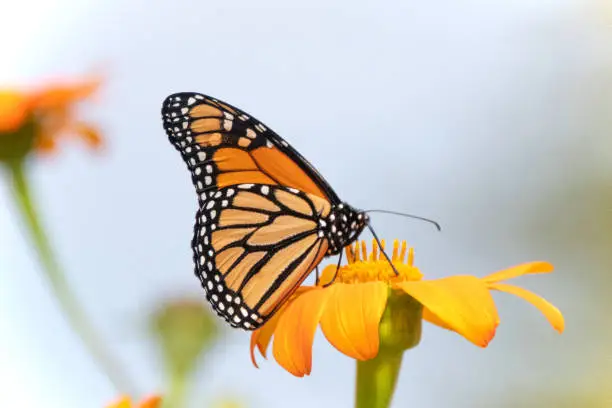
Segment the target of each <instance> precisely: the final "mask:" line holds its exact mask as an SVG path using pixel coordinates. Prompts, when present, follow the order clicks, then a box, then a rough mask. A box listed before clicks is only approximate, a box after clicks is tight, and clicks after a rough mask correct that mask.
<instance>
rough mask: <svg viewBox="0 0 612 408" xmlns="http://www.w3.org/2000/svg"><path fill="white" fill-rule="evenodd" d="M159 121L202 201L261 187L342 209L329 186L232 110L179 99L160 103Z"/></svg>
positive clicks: (199, 99) (205, 100)
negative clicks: (289, 190)
mask: <svg viewBox="0 0 612 408" xmlns="http://www.w3.org/2000/svg"><path fill="white" fill-rule="evenodd" d="M162 118H163V121H164V128H165V130H166V133H167V134H168V137H169V138H170V140H171V142H172V143H173V144H174V146H175V147H176V148H177V149H178V150H179V152H181V155H182V156H183V159H184V160H185V162H186V163H187V167H188V168H189V170H190V171H191V173H192V180H193V183H194V185H195V186H196V190H197V192H198V194H199V195H200V200H202V199H203V197H202V196H201V194H203V193H205V192H207V191H216V190H217V189H220V188H224V187H228V186H236V185H239V184H244V183H260V184H268V185H281V186H287V187H293V188H296V189H298V190H301V191H304V192H306V193H310V194H314V195H316V196H318V197H321V198H325V199H327V200H328V201H329V202H330V203H332V204H338V203H340V200H339V198H338V196H337V195H336V193H335V192H334V191H333V189H332V188H331V187H330V185H329V183H327V182H326V181H325V179H324V178H323V176H321V174H320V173H319V172H318V171H317V170H316V169H315V168H314V167H313V166H312V165H311V164H310V163H309V162H308V161H307V160H306V159H305V158H304V157H302V155H300V154H299V153H298V152H297V151H296V150H295V149H294V148H292V147H291V146H290V145H289V144H288V143H287V142H286V141H285V140H284V139H282V138H281V137H280V136H279V135H277V134H276V133H275V132H273V131H272V130H270V129H269V128H268V127H267V126H265V125H264V124H262V123H261V122H260V121H258V120H257V119H255V118H254V117H252V116H250V115H249V114H247V113H245V112H243V111H241V110H240V109H238V108H236V107H234V106H231V105H229V104H227V103H225V102H222V101H220V100H218V99H215V98H212V97H209V96H206V95H203V94H198V93H177V94H173V95H171V96H169V97H168V98H166V100H165V101H164V104H163V107H162ZM204 198H205V197H204Z"/></svg>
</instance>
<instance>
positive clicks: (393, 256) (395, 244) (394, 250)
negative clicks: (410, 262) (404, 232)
mask: <svg viewBox="0 0 612 408" xmlns="http://www.w3.org/2000/svg"><path fill="white" fill-rule="evenodd" d="M398 247H399V241H398V240H397V239H394V240H393V255H392V256H391V261H393V262H397V250H398Z"/></svg>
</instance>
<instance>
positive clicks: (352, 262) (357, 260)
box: [336, 240, 423, 283]
mask: <svg viewBox="0 0 612 408" xmlns="http://www.w3.org/2000/svg"><path fill="white" fill-rule="evenodd" d="M381 245H382V251H384V249H385V241H384V240H383V241H382V242H381ZM382 251H381V250H380V248H379V247H378V243H377V242H376V240H372V251H371V252H370V253H369V254H368V251H367V246H366V242H365V241H361V242H356V243H355V245H350V246H348V247H346V256H347V258H348V265H344V266H341V267H340V270H339V271H338V276H337V277H336V282H341V283H360V282H373V281H379V282H380V281H382V282H388V283H394V282H404V281H418V280H421V279H422V278H423V274H422V273H421V271H420V270H419V268H417V267H416V266H414V265H413V262H414V249H413V248H409V249H407V245H406V241H402V242H401V245H400V243H399V241H398V240H395V241H393V253H392V255H391V256H390V258H391V261H392V263H393V266H394V267H395V270H396V271H397V273H398V274H396V272H395V271H394V270H393V268H392V267H391V264H390V263H389V261H388V260H387V258H386V257H385V255H384V253H383V252H382Z"/></svg>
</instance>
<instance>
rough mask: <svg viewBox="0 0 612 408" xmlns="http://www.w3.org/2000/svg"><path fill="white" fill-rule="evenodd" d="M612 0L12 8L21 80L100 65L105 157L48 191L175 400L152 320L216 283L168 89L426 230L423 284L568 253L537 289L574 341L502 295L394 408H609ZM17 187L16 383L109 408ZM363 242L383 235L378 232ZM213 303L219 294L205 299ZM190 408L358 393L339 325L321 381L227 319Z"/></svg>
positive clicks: (324, 348)
mask: <svg viewBox="0 0 612 408" xmlns="http://www.w3.org/2000/svg"><path fill="white" fill-rule="evenodd" d="M611 44H612V6H610V4H609V2H607V1H605V0H555V1H547V0H541V1H538V2H534V1H528V0H515V1H502V2H493V3H492V2H489V1H484V0H472V1H470V0H464V1H427V2H425V1H401V2H400V1H383V2H376V3H375V2H366V1H351V2H349V1H322V0H312V1H309V2H285V1H281V0H264V1H258V2H252V1H247V0H238V1H215V2H212V1H206V0H200V1H187V0H176V1H173V2H151V1H141V0H130V1H118V0H107V1H93V0H81V1H76V0H55V1H42V0H21V1H6V0H3V1H2V2H1V3H0V50H1V52H2V63H1V64H0V84H1V85H3V86H8V87H11V86H29V85H30V84H39V83H41V82H44V81H45V80H48V79H54V78H70V77H72V76H80V75H84V74H87V73H91V72H98V73H100V72H101V73H103V77H104V82H103V85H102V87H101V89H100V92H99V95H98V97H97V98H96V101H95V103H90V104H87V107H86V110H85V114H86V115H87V117H88V118H91V119H92V120H95V122H96V123H98V124H100V125H101V127H102V131H103V135H104V138H105V141H106V143H105V148H104V149H103V150H102V151H98V152H90V151H87V150H86V149H84V148H83V147H82V146H80V145H79V144H78V143H67V144H66V145H65V146H63V147H62V148H61V151H60V152H59V154H56V155H53V156H51V157H49V158H45V159H41V160H36V162H35V163H33V165H32V167H31V168H30V173H31V177H32V183H33V185H32V188H33V190H34V195H35V197H36V200H37V202H38V203H39V204H40V206H41V216H42V218H43V223H44V225H45V227H46V229H47V232H48V233H49V235H50V237H51V239H52V244H53V247H54V249H55V250H56V251H57V253H58V256H59V260H60V262H61V263H62V264H63V265H64V267H65V270H66V274H67V279H68V280H69V282H70V284H71V285H72V286H73V287H74V288H75V290H76V291H77V295H78V297H79V299H80V300H81V302H82V303H83V305H84V309H85V312H86V313H87V315H88V316H90V320H91V323H92V324H93V325H94V326H95V327H96V328H97V329H98V330H99V331H100V332H101V334H102V336H103V338H104V340H105V342H106V343H107V345H108V346H109V347H110V348H111V349H112V351H113V352H114V353H116V354H117V355H118V356H119V357H120V360H121V362H122V363H123V364H124V365H125V366H126V367H127V369H128V372H129V374H130V375H131V377H133V378H134V379H135V380H136V382H137V384H136V385H137V386H138V388H139V390H141V391H142V392H160V393H163V392H164V389H165V387H166V379H165V377H164V374H163V373H164V369H163V364H164V363H163V361H162V359H161V358H160V357H159V355H160V353H159V350H158V345H156V343H155V341H154V340H153V339H154V337H152V336H151V316H152V315H153V314H154V313H156V311H158V310H159V309H160V307H163V305H165V304H167V302H168V301H169V300H173V299H181V300H184V299H191V300H194V299H195V300H198V301H200V300H203V299H204V298H203V292H202V291H201V289H200V286H199V282H198V280H197V279H196V278H195V277H194V276H193V269H192V261H191V250H190V240H191V231H192V221H193V217H194V212H195V210H196V199H195V195H194V192H193V187H192V185H191V182H190V177H189V174H188V173H187V171H186V169H185V166H184V164H183V163H182V162H181V159H180V157H179V155H178V153H177V152H176V151H175V150H174V148H173V147H172V146H171V145H170V144H169V142H168V140H167V138H166V136H165V133H164V131H163V129H162V126H161V119H160V113H159V111H160V106H161V102H162V100H163V99H164V98H165V96H167V95H168V94H170V93H172V92H177V91H199V92H203V93H206V94H209V95H213V96H216V97H218V98H220V99H223V100H226V101H228V102H230V103H232V104H234V105H236V106H238V107H240V108H242V109H244V110H245V111H247V112H249V113H251V114H253V115H255V116H256V117H258V118H259V119H261V120H262V121H263V122H264V123H266V124H267V125H269V126H270V127H272V128H273V129H274V130H276V131H277V132H278V133H279V134H281V135H282V136H284V137H285V138H286V139H287V140H288V141H289V142H290V143H292V144H293V145H294V146H295V147H296V148H297V149H298V150H299V151H300V152H302V153H303V154H304V156H306V157H307V158H309V159H310V161H312V162H313V164H315V166H317V167H318V168H319V169H320V171H321V172H322V173H323V174H324V175H325V177H326V178H327V179H328V180H329V181H330V182H331V184H332V185H333V186H334V187H335V189H336V191H337V192H338V193H339V195H340V196H341V197H343V198H344V199H346V200H347V201H349V202H350V203H352V204H354V205H355V206H357V207H361V208H385V209H392V210H398V211H406V212H411V213H414V214H419V215H422V216H428V217H432V218H435V219H436V220H438V221H439V222H440V223H441V224H442V226H443V231H442V233H437V232H436V231H435V230H434V229H433V228H431V227H430V226H429V225H427V224H424V223H416V222H411V221H409V220H402V219H393V218H389V217H388V216H384V215H378V216H376V217H375V218H374V220H373V223H374V226H375V228H376V230H377V232H378V234H379V235H380V236H381V237H385V238H387V239H392V238H403V239H407V240H408V241H409V242H410V243H411V244H412V245H413V246H414V247H415V249H416V264H417V265H418V266H419V267H420V268H421V270H422V271H423V273H424V274H425V275H426V276H427V277H442V276H446V275H451V274H476V275H478V276H484V275H485V274H488V273H490V272H493V271H495V270H498V269H502V268H505V267H508V266H511V265H514V264H518V263H522V262H525V261H532V260H547V261H550V262H552V263H553V264H554V265H555V266H556V271H555V273H554V274H552V275H548V276H534V277H529V278H525V279H521V280H520V281H519V282H518V283H519V284H521V285H523V286H525V287H527V288H529V289H531V290H533V291H535V292H537V293H538V294H540V295H542V296H544V297H545V298H547V299H548V300H550V301H551V302H552V303H554V304H555V305H557V306H558V307H559V308H560V309H561V311H562V312H563V313H564V315H565V317H566V327H567V328H566V332H565V333H564V334H563V335H561V336H559V335H558V334H557V333H555V332H554V331H553V330H552V329H551V328H550V327H549V326H548V325H547V324H546V322H545V320H544V318H543V317H542V316H541V315H540V314H539V312H537V311H536V309H535V308H533V307H532V306H530V305H528V304H527V303H525V302H523V301H521V300H518V299H516V298H513V297H510V296H508V295H504V294H499V295H498V296H496V300H497V301H498V302H499V303H498V305H499V310H500V315H501V318H502V324H501V325H500V327H499V330H498V333H497V336H496V339H495V341H493V342H492V343H491V345H490V346H489V347H488V348H487V349H484V350H483V349H479V348H477V347H474V346H473V345H472V344H470V343H468V342H467V341H466V340H464V339H463V338H461V337H459V336H457V335H455V334H451V333H449V332H446V331H444V330H440V329H438V328H436V327H433V326H429V325H426V326H425V329H424V334H423V340H422V343H421V345H420V346H419V347H418V348H416V349H414V350H411V351H409V352H407V353H406V355H405V357H404V363H403V368H402V372H401V375H400V378H399V384H398V389H397V391H396V394H395V399H394V405H393V406H395V407H408V406H410V407H454V408H463V407H465V408H474V407H500V408H510V407H519V408H523V407H524V408H531V407H533V408H535V407H551V408H557V407H559V408H570V407H572V408H573V407H610V406H612V295H611V293H610V290H611V289H612V138H611V133H612V120H611V118H612V115H611V112H612V47H611ZM24 231H25V230H24V227H23V225H22V222H21V218H20V217H19V216H18V212H17V211H16V208H15V204H14V201H13V199H12V197H11V194H10V190H9V186H8V184H7V183H2V184H0V378H1V381H0V396H1V398H2V400H3V403H2V405H7V406H15V407H17V406H18V407H46V408H66V407H79V408H80V407H100V406H103V405H104V404H105V403H107V402H110V401H111V400H112V399H113V398H115V397H116V394H115V391H114V389H113V388H112V387H111V384H110V383H109V382H108V381H107V380H106V378H105V377H104V376H103V375H102V374H101V373H100V372H99V370H98V369H97V367H96V366H95V365H94V363H93V362H92V361H91V359H90V358H89V356H88V355H87V353H86V351H85V349H84V348H83V347H82V345H81V343H80V342H79V339H78V338H77V337H76V336H75V334H74V333H73V332H72V331H71V330H70V328H69V326H68V324H67V322H66V320H65V318H64V317H63V315H62V314H61V312H60V311H59V309H58V307H57V304H56V301H55V299H54V297H53V295H52V294H51V293H50V291H49V289H48V286H47V284H46V282H45V280H44V279H43V276H42V274H41V273H40V266H39V263H38V261H37V258H36V254H35V252H34V250H33V249H32V248H31V246H30V243H29V240H28V239H27V235H26V234H25V232H24ZM364 236H366V235H364ZM206 307H207V306H206ZM220 330H221V332H219V333H218V336H217V337H215V338H216V340H215V341H214V342H211V343H210V344H211V346H210V348H208V349H207V350H208V351H207V352H206V353H205V354H204V355H203V356H202V357H201V359H202V361H201V365H200V367H199V369H198V370H197V371H196V374H195V375H196V377H195V379H194V381H193V387H192V388H191V391H190V392H191V393H192V395H191V400H192V401H194V403H193V406H194V407H196V406H204V405H203V404H204V403H205V402H206V406H208V405H209V403H210V402H212V401H216V400H219V399H227V398H228V397H229V398H231V399H233V400H235V401H239V404H240V405H241V406H245V407H247V406H248V407H266V408H268V407H284V406H293V407H311V406H321V407H332V406H334V407H349V406H351V405H352V401H353V392H354V390H353V387H354V362H353V361H352V360H350V359H349V358H347V357H344V356H343V355H341V354H339V353H338V352H336V351H335V350H334V349H333V348H332V347H331V346H330V345H329V344H328V343H327V342H326V341H324V339H323V338H322V336H320V335H319V336H317V339H316V341H315V346H314V367H313V374H312V376H311V377H307V378H303V379H299V378H294V377H293V376H292V375H290V374H289V373H287V372H285V371H284V370H283V369H282V368H280V367H279V366H278V365H276V363H274V362H273V361H269V362H263V363H262V364H261V365H260V367H261V368H260V369H259V370H257V369H255V368H254V367H253V366H252V365H251V362H250V359H249V355H248V344H249V335H248V334H247V333H244V332H241V331H229V330H223V329H220Z"/></svg>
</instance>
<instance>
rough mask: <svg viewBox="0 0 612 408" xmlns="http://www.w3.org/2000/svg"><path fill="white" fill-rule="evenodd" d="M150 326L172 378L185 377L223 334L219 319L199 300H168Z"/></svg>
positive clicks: (155, 314)
mask: <svg viewBox="0 0 612 408" xmlns="http://www.w3.org/2000/svg"><path fill="white" fill-rule="evenodd" d="M151 325H152V328H153V331H154V333H155V335H156V338H157V340H158V342H159V345H160V347H161V351H162V354H163V357H164V361H165V364H166V367H167V369H168V372H169V373H170V375H171V376H172V377H186V376H188V375H190V374H191V373H192V372H193V370H194V369H195V367H196V364H197V362H198V359H199V357H200V355H201V354H203V353H205V352H206V351H209V350H210V349H211V348H212V346H213V345H214V344H215V342H216V341H217V340H218V339H219V336H220V335H221V330H220V327H219V325H218V319H217V318H216V317H215V316H213V315H212V314H211V313H210V312H209V311H208V309H207V307H206V305H204V304H203V303H201V302H198V301H192V300H178V301H171V302H167V303H165V304H164V305H163V306H162V307H161V308H160V309H158V311H157V312H155V313H154V314H153V316H152V317H151Z"/></svg>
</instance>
